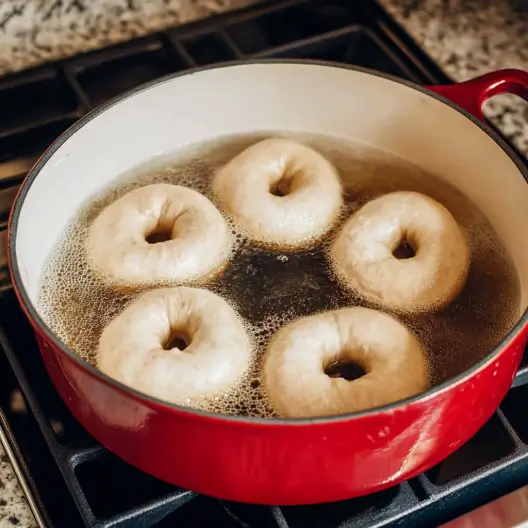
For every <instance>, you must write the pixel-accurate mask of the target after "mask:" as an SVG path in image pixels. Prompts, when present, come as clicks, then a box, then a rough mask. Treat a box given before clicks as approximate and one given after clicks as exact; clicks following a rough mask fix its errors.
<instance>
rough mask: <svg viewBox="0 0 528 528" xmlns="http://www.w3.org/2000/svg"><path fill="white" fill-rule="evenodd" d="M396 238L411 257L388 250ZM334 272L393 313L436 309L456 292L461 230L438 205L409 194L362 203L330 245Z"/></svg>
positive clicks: (461, 265) (461, 271) (464, 258)
mask: <svg viewBox="0 0 528 528" xmlns="http://www.w3.org/2000/svg"><path fill="white" fill-rule="evenodd" d="M402 241H407V242H408V243H410V245H411V246H412V247H413V249H414V251H415V255H414V256H413V257H412V258H404V259H398V258H396V257H395V256H394V255H393V251H394V250H395V249H396V248H397V247H398V245H399V244H401V243H402ZM330 256H331V262H332V264H333V266H334V269H335V271H336V273H337V275H338V276H339V277H340V278H341V279H342V280H343V282H344V284H345V285H346V286H348V287H349V288H351V289H353V290H355V291H357V292H358V293H359V294H360V295H361V296H362V297H364V298H365V299H367V300H369V301H371V302H374V303H376V304H379V305H381V306H384V307H386V308H389V309H392V310H396V311H399V312H406V313H412V312H424V311H429V310H440V309H442V308H444V307H445V306H447V305H448V304H449V303H450V302H452V301H453V300H454V299H455V298H456V297H457V295H458V294H459V293H460V291H461V290H462V288H463V287H464V284H465V282H466V279H467V275H468V271H469V266H470V253H469V248H468V245H467V242H466V239H465V236H464V234H463V233H462V230H461V228H460V226H459V225H458V223H457V221H456V220H455V219H454V218H453V216H452V215H451V213H450V212H449V211H448V210H447V209H446V208H445V207H444V206H443V205H441V204H440V203H438V202H436V201H435V200H433V199H432V198H429V197H428V196H425V195H423V194H419V193H415V192H394V193H390V194H386V195H384V196H381V197H380V198H377V199H375V200H372V201H371V202H368V203H367V204H366V205H364V206H363V207H362V208H361V209H360V210H359V211H357V212H356V213H355V214H354V215H352V217H351V218H350V219H349V220H347V222H345V224H344V225H343V227H342V229H341V230H340V232H339V233H338V235H337V237H336V240H335V242H334V243H333V246H332V248H331V254H330Z"/></svg>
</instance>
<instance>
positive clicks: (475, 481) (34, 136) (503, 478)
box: [0, 0, 528, 528]
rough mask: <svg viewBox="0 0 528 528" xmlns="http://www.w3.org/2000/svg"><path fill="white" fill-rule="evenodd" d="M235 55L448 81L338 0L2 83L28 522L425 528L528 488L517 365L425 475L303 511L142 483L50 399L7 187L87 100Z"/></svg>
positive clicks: (9, 299) (202, 26) (218, 22)
mask: <svg viewBox="0 0 528 528" xmlns="http://www.w3.org/2000/svg"><path fill="white" fill-rule="evenodd" d="M247 57H292V58H313V59H327V60H332V61H341V62H346V63H350V64H356V65H361V66H366V67H369V68H373V69H378V70H382V71H385V72H389V73H392V74H395V75H397V76H400V77H404V78H406V79H410V80H412V81H415V82H418V83H423V84H435V83H446V82H449V79H448V78H447V77H445V75H444V74H443V73H442V72H441V71H440V70H439V69H438V68H437V67H436V66H435V64H434V63H432V62H431V60H430V59H429V58H428V57H427V56H426V55H425V54H424V53H423V52H422V51H421V50H420V49H418V47H417V46H416V44H415V43H414V42H413V41H412V40H411V39H410V38H409V37H408V36H407V35H406V34H405V33H404V32H403V31H402V30H401V28H399V27H398V26H397V25H396V24H395V23H394V22H393V21H392V20H391V19H390V18H389V17H388V16H387V15H386V14H385V13H384V12H383V11H382V10H381V9H380V8H379V6H377V5H376V4H374V3H371V2H361V3H360V2H350V1H349V0H319V1H317V0H288V1H276V2H267V3H265V4H261V5H259V6H256V7H253V8H250V9H246V10H244V11H240V12H237V13H234V14H227V15H223V16H220V17H216V18H211V19H209V20H206V21H202V22H199V23H196V24H193V25H189V26H186V27H182V28H177V29H169V30H167V31H165V32H162V33H159V34H156V35H153V36H150V37H148V38H144V39H140V40H136V41H134V42H131V43H127V44H124V45H120V46H117V47H113V48H110V49H106V50H103V51H99V52H95V53H90V54H87V55H83V56H79V57H75V58H72V59H70V60H67V61H64V62H61V63H58V64H54V65H51V66H44V67H41V68H38V69H36V70H32V71H28V72H25V73H23V74H18V75H14V76H10V77H6V78H4V79H2V80H0V112H1V115H2V119H1V120H0V327H1V328H2V329H3V330H2V329H0V349H1V350H0V421H1V424H2V426H3V429H4V431H5V433H6V436H7V442H8V448H10V449H11V450H12V452H13V454H14V456H15V458H16V462H17V464H18V466H19V468H20V471H21V477H22V480H23V481H24V482H25V484H27V486H26V487H27V490H26V491H27V494H28V496H29V497H30V500H31V501H32V502H33V506H34V507H35V511H36V512H37V516H38V517H39V519H41V520H42V523H43V524H47V525H49V526H60V527H62V526H67V527H72V528H73V527H76V526H82V525H83V524H84V525H86V526H89V527H110V526H119V527H126V526H134V527H150V526H158V527H164V526H170V527H178V526H181V527H188V526H204V527H207V526H225V527H226V528H229V527H233V528H234V527H240V526H243V527H252V528H253V527H254V528H261V527H262V528H268V527H269V528H271V527H274V528H277V527H280V528H316V527H317V528H337V527H341V528H345V527H349V526H361V527H362V528H373V527H385V526H433V525H438V524H440V523H442V522H445V521H447V520H449V519H452V518H454V517H456V516H458V515H460V514H462V513H464V512H467V511H469V510H470V509H473V508H475V507H477V506H479V505H481V504H483V503H485V502H488V501H490V500H493V499H495V498H497V497H499V496H501V495H504V494H505V493H508V492H510V491H512V490H514V489H516V488H519V487H520V486H522V485H525V484H528V425H527V424H528V422H527V421H526V419H525V413H524V411H523V409H524V402H526V401H527V400H528V386H523V382H525V381H526V380H527V379H528V365H527V364H525V365H524V367H523V368H522V369H521V371H520V372H519V374H518V376H517V378H516V381H515V383H514V387H513V388H512V389H511V390H510V392H509V393H508V396H507V398H506V399H505V401H504V402H503V405H502V407H501V410H499V411H497V413H495V415H494V416H493V417H492V418H491V419H490V420H489V422H488V423H487V424H486V425H485V426H484V427H483V428H482V429H481V431H480V432H479V433H478V434H477V435H476V436H475V437H474V438H473V439H472V440H471V441H470V442H469V443H468V444H466V445H465V446H463V447H462V448H460V449H459V450H458V451H457V452H456V453H454V454H453V455H452V456H450V457H449V458H448V459H447V460H445V461H444V462H442V463H441V464H440V465H438V466H437V467H435V468H433V469H432V470H430V471H428V472H427V473H426V474H423V475H420V476H419V477H417V478H415V479H413V480H411V481H409V482H406V483H404V484H401V485H399V486H395V487H392V488H390V489H388V490H386V491H382V492H379V493H375V494H372V495H369V496H366V497H362V498H359V499H353V500H349V501H344V502H340V503H334V504H326V505H321V506H308V507H287V508H280V507H262V506H251V505H242V504H234V503H229V502H226V501H219V500H216V499H213V498H210V497H205V496H199V495H197V494H195V493H193V492H191V491H187V490H183V489H178V488H176V487H174V486H171V485H168V484H165V483H163V482H161V481H158V480H156V479H154V478H152V477H149V476H148V475H145V474H144V473H141V472H140V471H137V470H135V469H134V468H132V467H131V466H129V465H127V464H126V463H124V462H122V461H121V460H120V459H118V458H117V457H115V456H114V455H112V454H111V453H109V452H108V451H107V450H106V449H105V448H104V447H103V446H101V445H100V444H99V443H97V441H95V440H94V439H93V438H92V437H91V436H90V435H89V434H88V433H87V432H86V431H85V430H84V429H83V428H82V427H81V426H80V424H79V423H78V422H77V421H76V420H75V419H74V418H73V417H72V415H71V414H70V412H69V411H68V409H67V408H66V406H65V404H64V403H63V402H62V400H61V399H60V398H59V396H58V395H57V393H56V391H55V389H54V388H53V386H52V384H51V382H50V380H49V378H48V376H47V373H46V372H45V369H44V366H43V363H42V360H41V357H40V354H39V352H38V349H37V345H36V342H35V339H34V337H33V334H32V331H31V329H30V326H29V324H28V322H27V321H26V319H25V317H24V316H23V314H22V312H21V310H20V308H19V307H18V304H17V302H16V299H15V296H14V294H13V291H12V287H11V285H10V282H9V277H8V272H7V259H6V255H5V243H6V223H7V217H8V212H9V208H10V206H11V203H12V201H13V199H14V196H15V193H16V191H17V188H18V185H19V184H20V182H21V181H22V179H23V177H24V176H25V174H26V173H27V171H28V170H29V168H30V167H31V165H32V164H33V163H34V161H35V160H36V159H37V158H38V156H39V155H40V154H41V153H42V151H43V150H44V149H45V148H46V147H47V146H48V145H49V144H50V143H51V142H52V141H53V140H54V139H55V138H56V137H57V136H58V135H59V134H60V133H61V132H63V131H64V130H66V129H67V128H68V127H69V126H70V125H71V124H73V123H74V122H75V121H76V120H77V119H78V118H79V117H81V116H82V115H84V114H85V113H86V112H87V111H89V110H90V109H92V108H93V107H94V106H96V105H98V104H100V103H102V102H104V101H106V100H108V99H110V98H111V97H113V96H115V95H117V94H118V93H120V92H122V91H124V90H127V89H130V88H133V87H134V86H137V85H138V84H140V83H143V82H146V81H150V80H153V79H155V78H157V77H160V76H162V75H165V74H168V73H171V72H176V71H182V70H185V69H188V68H190V67H193V66H196V65H204V64H210V63H214V62H221V61H226V60H233V59H240V58H247ZM440 504H441V507H440Z"/></svg>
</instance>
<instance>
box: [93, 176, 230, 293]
mask: <svg viewBox="0 0 528 528" xmlns="http://www.w3.org/2000/svg"><path fill="white" fill-rule="evenodd" d="M154 232H165V233H167V235H168V236H169V237H170V239H169V240H166V241H164V242H158V243H149V242H148V241H147V236H148V235H150V234H152V233H154ZM230 248H231V234H230V230H229V229H228V226H227V223H226V221H225V219H224V218H223V216H222V215H221V214H220V212H219V211H218V209H216V207H215V206H214V205H213V204H212V203H211V201H210V200H208V199H207V198H206V197H205V196H203V195H201V194H200V193H198V192H196V191H194V190H192V189H189V188H187V187H181V186H179V185H170V184H165V183H160V184H154V185H147V186H145V187H141V188H139V189H135V190H133V191H131V192H129V193H127V194H125V195H124V196H122V197H121V198H119V199H118V200H116V201H115V202H113V203H112V204H110V205H109V206H107V207H106V208H105V209H103V211H102V212H101V213H100V214H99V216H98V217H97V218H96V219H95V221H94V222H93V224H92V225H91V226H90V233H89V238H88V244H87V254H88V259H89V262H90V263H91V264H92V266H94V268H95V269H96V270H97V271H98V272H100V273H101V274H102V276H103V277H104V278H106V279H108V280H110V281H117V282H122V283H124V284H126V285H127V286H132V287H134V286H139V285H149V284H157V283H164V282H165V283H166V282H176V283H185V282H189V281H195V280H205V279H207V278H208V277H209V276H210V275H211V274H213V273H214V272H215V270H218V269H219V268H221V267H222V266H223V265H224V264H225V263H226V261H227V260H228V258H229V256H230Z"/></svg>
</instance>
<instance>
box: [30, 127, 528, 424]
mask: <svg viewBox="0 0 528 528" xmlns="http://www.w3.org/2000/svg"><path fill="white" fill-rule="evenodd" d="M274 136H287V137H291V138H293V139H298V140H301V141H303V142H304V143H305V144H307V145H310V146H312V147H314V148H316V149H317V150H318V151H319V152H321V154H323V155H324V156H326V157H327V158H328V159H329V160H330V161H331V162H332V163H333V164H334V165H335V166H336V167H337V169H338V171H339V173H340V176H341V179H342V181H343V186H344V191H345V201H346V205H345V207H344V211H343V214H342V215H341V217H340V219H339V221H338V222H337V223H336V226H335V228H334V229H333V231H332V232H331V233H330V234H329V235H327V236H326V237H325V238H324V240H323V242H321V243H320V244H318V245H317V246H315V247H312V248H311V249H306V250H300V251H295V252H293V251H281V250H273V249H269V248H263V247H259V246H258V245H255V244H253V243H251V242H249V241H248V240H247V239H245V238H244V237H243V236H242V235H241V234H240V231H239V229H238V228H237V226H236V225H235V224H234V223H233V222H232V221H231V220H229V219H228V222H229V225H230V228H231V231H232V234H233V239H234V249H233V257H232V259H231V262H230V263H229V264H228V266H227V267H226V268H225V269H224V270H223V272H222V273H221V274H220V275H219V276H218V277H216V278H215V279H214V280H213V281H212V282H211V283H209V284H207V285H205V287H207V288H208V289H210V290H211V291H213V292H215V293H217V294H219V295H221V296H222V297H223V298H224V299H225V300H226V301H227V302H229V303H230V304H231V305H232V306H233V307H234V308H235V309H236V310H237V311H238V313H239V314H240V316H241V319H242V320H243V322H244V324H245V327H246V329H247V331H248V333H249V335H250V336H251V339H252V341H253V343H254V355H253V358H252V362H251V366H250V368H249V371H248V373H247V375H245V376H244V378H243V379H241V380H240V381H239V382H238V383H237V384H236V386H234V387H232V388H231V390H229V391H228V392H226V393H225V394H219V395H215V396H213V397H211V398H204V399H201V400H193V401H186V402H182V403H183V404H185V405H189V406H191V407H195V408H201V409H206V410H210V411H214V412H218V413H221V414H235V415H248V416H276V413H275V412H274V411H273V409H272V408H271V406H270V404H269V402H268V399H267V397H266V392H265V390H264V387H263V386H262V383H261V376H260V371H261V367H262V361H263V356H264V353H265V349H266V346H267V344H268V342H269V340H270V338H271V337H272V336H273V334H274V333H275V332H276V331H277V330H278V329H279V328H280V327H281V326H283V325H284V324H286V323H288V322H290V321H292V320H294V319H296V318H298V317H301V316H305V315H311V314H315V313H319V312H322V311H326V310H333V309H338V308H342V307H345V306H357V305H360V306H369V304H368V303H366V302H365V301H364V300H362V299H361V298H359V297H358V296H357V295H355V294H354V293H351V292H350V291H346V290H345V289H344V288H343V287H342V285H341V283H340V281H339V280H338V279H337V278H336V277H335V276H334V275H333V272H332V270H331V266H330V264H329V262H328V257H327V252H328V247H329V245H330V243H331V241H332V239H333V237H334V235H335V233H336V232H337V230H338V228H339V226H340V225H341V224H342V223H343V221H344V220H345V219H346V218H348V217H349V216H350V214H351V213H353V212H354V211H356V210H357V209H359V208H360V207H361V206H362V205H364V204H365V203H366V202H368V201H369V200H371V199H373V198H375V197H377V196H379V195H382V194H385V193H388V192H392V191H397V190H412V191H417V192H422V193H424V194H427V195H428V196H430V197H432V198H434V199H436V200H437V201H439V202H441V203H443V204H444V205H445V206H446V207H447V208H448V209H449V210H450V211H451V213H452V214H453V216H454V217H455V218H456V219H457V221H458V222H459V224H460V225H461V226H462V228H463V230H464V231H465V233H466V236H467V238H468V242H469V246H470V249H471V255H472V257H471V258H472V260H471V269H470V272H469V277H468V281H467V284H466V287H465V288H464V290H463V291H462V293H461V294H460V295H459V297H458V298H457V299H456V300H455V301H454V302H453V303H452V304H451V305H450V306H449V307H448V308H447V309H445V310H444V311H442V312H438V313H433V314H422V315H418V316H401V315H397V314H392V315H395V316H396V317H397V319H399V320H400V321H401V322H402V323H403V324H405V325H406V326H407V327H408V328H409V329H411V331H413V332H414V333H415V335H416V336H417V337H418V339H419V340H420V341H421V343H422V344H423V346H424V348H425V349H426V352H427V357H428V361H429V365H430V372H431V380H430V381H431V384H436V383H439V382H441V381H443V380H446V379H448V378H450V377H452V376H454V375H456V374H459V373H460V372H462V371H464V370H465V369H467V368H468V367H470V366H471V365H472V364H474V363H475V362H476V361H478V360H479V359H481V358H482V357H483V356H484V355H485V354H487V353H488V352H489V351H490V350H491V348H492V347H493V346H495V345H496V344H497V343H498V341H499V340H500V339H501V338H502V337H503V336H504V335H505V334H506V332H507V331H509V330H510V329H511V327H512V326H513V324H514V323H515V321H516V320H517V318H518V315H519V303H520V286H519V280H518V277H517V274H516V271H515V269H514V266H513V264H512V262H511V260H510V258H509V256H508V254H507V252H506V250H505V248H504V246H503V244H502V243H501V241H500V240H499V238H498V237H497V235H496V234H495V232H494V231H493V229H492V227H491V225H490V224H489V222H488V221H487V220H486V218H485V217H484V215H483V214H482V213H481V212H480V210H479V209H478V208H476V207H475V206H474V205H473V204H472V203H471V202H470V201H469V200H468V199H467V198H466V197H465V196H464V195H462V194H461V193H460V192H459V191H457V190H456V189H454V188H453V187H451V186H450V185H448V184H447V183H446V182H444V181H443V180H440V179H439V178H437V177H435V176H433V175H431V174H427V173H424V172H423V171H422V170H421V169H419V168H418V167H416V166H414V165H412V164H410V163H408V162H405V161H403V160H401V159H400V158H396V157H395V156H392V155H390V154H388V153H385V152H383V151H380V150H378V149H376V148H374V147H371V146H368V145H363V144H359V143H350V142H347V141H344V140H341V139H335V138H329V137H325V136H319V135H317V136H315V135H305V134H302V135H301V134H274ZM265 137H270V135H269V134H267V135H263V134H258V135H252V136H243V137H242V136H238V137H226V138H222V139H220V140H216V141H214V142H211V143H208V144H203V145H200V146H190V147H185V148H183V149H180V150H179V151H178V152H176V153H175V154H172V155H171V156H170V157H164V158H160V159H158V160H155V161H154V162H151V163H149V164H148V165H145V166H143V167H140V168H138V169H136V170H134V171H132V172H131V173H128V174H125V175H123V176H122V177H120V178H118V179H117V180H116V182H115V183H114V185H113V186H112V187H111V188H108V189H105V190H104V191H103V192H102V193H100V194H99V195H98V196H96V197H93V198H92V199H91V200H90V201H89V202H88V203H87V205H86V207H84V208H83V210H82V211H80V212H79V215H78V216H77V218H75V219H74V221H73V222H72V223H71V224H70V225H69V226H68V227H67V229H66V230H65V232H64V234H63V236H62V237H61V239H60V240H59V242H58V244H57V246H56V248H55V249H54V251H53V252H52V254H51V256H50V258H49V259H48V262H47V264H46V267H45V270H44V273H43V277H42V280H41V287H40V291H39V296H38V306H39V309H40V311H41V313H42V315H43V317H44V320H45V321H46V323H47V324H48V325H49V326H50V328H51V329H52V330H53V332H54V333H55V334H56V335H57V337H58V338H59V339H61V340H62V341H63V342H64V343H66V344H67V345H68V346H69V347H70V348H71V349H72V350H74V351H75V352H76V353H77V354H79V355H80V356H81V357H82V358H84V359H85V360H87V361H89V362H90V363H92V364H93V365H96V366H97V345H98V340H99V337H100V335H101V332H102V330H103V328H104V327H105V326H106V325H107V324H108V322H109V321H110V320H111V319H112V318H114V317H115V316H116V315H118V314H119V313H120V312H121V311H122V310H123V308H124V307H125V306H126V305H128V304H129V303H130V302H131V301H132V300H133V299H134V298H135V297H136V296H137V295H138V294H139V293H141V291H144V290H138V291H136V292H134V293H130V292H127V293H120V292H117V291H115V290H114V289H112V288H111V287H109V286H107V285H105V284H104V283H103V282H102V281H101V280H100V278H99V277H98V276H97V275H96V274H94V273H93V272H92V270H91V269H90V267H89V266H88V263H87V259H86V253H85V243H86V240H87V236H88V232H89V228H90V225H91V222H92V221H93V220H94V219H95V217H96V216H97V214H98V213H99V212H100V211H101V210H102V208H103V207H105V206H106V205H108V204H110V203H112V202H113V201H115V200H116V199H117V198H119V197H120V196H123V195H124V194H126V193H127V192H129V191H131V190H133V189H135V188H137V187H142V186H144V185H148V184H151V183H172V184H177V185H184V186H186V187H190V188H192V189H195V190H196V191H199V192H201V193H202V194H204V195H205V196H207V197H208V198H210V199H213V197H212V196H211V185H210V183H211V177H212V175H213V172H214V170H215V169H216V168H218V167H220V166H221V165H223V164H224V163H226V162H227V161H229V160H230V159H232V158H233V157H234V156H235V155H237V154H238V153H239V152H241V151H242V150H243V149H244V148H246V147H248V146H249V145H251V144H253V143H255V142H256V141H258V140H261V139H264V138H265ZM171 285H172V284H164V285H163V286H171Z"/></svg>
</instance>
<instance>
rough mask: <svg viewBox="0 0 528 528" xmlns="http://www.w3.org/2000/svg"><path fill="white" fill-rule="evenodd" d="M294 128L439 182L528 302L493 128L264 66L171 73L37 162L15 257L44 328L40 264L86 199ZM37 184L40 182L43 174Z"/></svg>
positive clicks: (373, 85) (20, 216)
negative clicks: (204, 153)
mask: <svg viewBox="0 0 528 528" xmlns="http://www.w3.org/2000/svg"><path fill="white" fill-rule="evenodd" d="M256 131H281V132H287V131H294V132H308V133H317V134H326V135H330V136H337V137H341V138H346V139H348V140H355V141H362V142H366V143H370V144H372V145H375V146H377V147H380V148H382V149H384V150H386V151H389V152H392V153H394V154H397V155H399V156H401V157H403V158H405V159H408V160H411V161H412V162H413V163H415V164H417V165H419V166H420V167H422V168H423V169H424V170H425V171H427V172H431V173H434V174H437V175H439V176H441V177H442V178H444V179H445V180H447V181H448V182H449V183H451V184H453V185H454V186H455V187H457V188H458V189H460V190H461V191H462V192H463V193H464V194H466V195H467V196H468V197H469V198H470V199H471V200H472V201H473V202H474V203H475V204H477V205H478V206H479V207H480V209H481V210H482V211H483V212H484V213H485V214H486V216H487V217H488V219H489V220H490V221H491V223H492V225H493V226H494V228H495V230H496V231H497V233H498V234H499V235H500V236H501V238H502V239H503V241H504V242H505V244H506V247H507V248H508V250H509V252H510V254H511V257H512V259H513V261H514V263H515V266H516V268H517V270H518V273H519V276H520V281H521V288H522V301H521V306H520V308H519V317H521V316H522V313H523V312H524V310H525V307H526V304H527V302H528V186H527V185H526V180H525V176H523V174H522V169H521V167H520V163H519V162H516V161H515V160H514V159H513V158H512V155H511V153H510V152H509V150H508V148H507V147H506V146H505V145H504V144H502V143H501V142H500V140H499V139H498V138H497V137H496V136H495V135H494V134H493V133H492V132H491V131H489V130H486V129H485V127H483V126H482V125H481V124H479V122H478V121H477V120H476V119H474V118H471V117H470V116H469V115H468V114H466V113H465V112H463V111H462V110H460V109H457V108H455V107H454V106H453V105H450V104H449V103H448V102H447V101H445V100H442V99H441V98H440V97H439V96H436V95H434V94H431V93H429V92H428V91H427V90H425V89H423V88H421V87H418V86H414V85H412V84H410V83H406V82H404V81H400V80H396V79H394V78H392V77H389V76H385V75H381V74H376V73H374V72H368V71H365V70H361V69H355V68H352V67H347V66H338V65H332V64H321V63H311V62H289V61H287V62H283V61H263V62H255V63H243V64H234V65H220V66H215V67H211V68H206V69H202V70H198V71H195V72H190V73H186V74H184V75H180V76H173V77H170V78H167V79H163V80H161V81H158V82H155V83H153V84H151V85H147V86H144V87H141V88H139V89H137V90H135V91H133V92H129V93H127V94H125V95H123V96H120V97H118V98H117V99H115V100H113V101H110V102H109V103H107V104H105V105H103V106H102V107H100V108H99V109H97V110H96V111H94V112H92V113H91V114H89V115H88V116H87V117H85V118H83V119H82V120H81V121H80V122H79V123H77V124H76V125H74V127H73V128H72V129H70V130H69V131H68V132H66V134H64V135H63V136H62V137H61V138H60V139H59V141H58V142H57V143H56V144H55V145H54V146H53V147H52V149H50V150H49V151H48V152H47V153H46V154H45V155H44V157H43V159H42V160H40V162H39V164H38V165H37V168H36V169H35V171H33V174H32V175H30V181H29V182H26V185H25V186H24V188H23V190H22V193H21V195H20V196H19V198H18V202H21V203H22V205H21V206H15V213H14V218H13V220H12V222H15V223H16V224H17V225H16V239H15V240H14V243H12V244H14V245H12V247H11V260H12V261H13V260H14V261H15V263H16V267H17V270H18V277H17V281H18V284H17V286H18V288H19V291H20V292H21V293H22V296H23V297H24V298H25V303H26V305H28V304H29V305H30V307H31V311H32V312H34V314H35V318H36V319H37V324H38V325H39V326H41V327H44V326H45V325H44V323H43V322H42V321H41V320H40V317H39V314H38V307H37V306H36V302H35V301H36V298H37V292H38V288H39V281H40V278H41V274H42V270H43V266H44V264H45V262H46V259H47V257H48V255H49V254H50V252H51V251H52V249H53V247H54V245H55V243H56V242H57V240H58V238H59V236H60V235H61V233H62V232H63V230H64V228H65V226H66V225H67V224H68V222H70V220H71V219H72V218H73V217H74V216H75V215H76V213H77V211H78V210H79V208H80V207H82V206H83V204H85V203H86V202H87V200H88V199H89V197H90V196H92V195H93V194H94V193H96V192H98V191H100V190H101V189H103V188H104V187H106V186H107V185H108V184H109V183H110V182H111V181H112V180H113V179H114V178H116V177H117V176H119V175H120V174H122V173H124V172H126V171H128V170H130V169H132V168H134V167H136V166H138V165H141V164H143V163H145V162H147V161H148V160H150V159H152V158H155V157H157V156H159V155H161V154H164V153H169V152H171V151H174V150H175V149H177V148H178V147H179V146H182V145H185V144H188V143H197V142H202V141H206V140H210V139H213V138H216V137H218V136H223V135H226V134H244V133H252V132H256ZM37 175H38V177H37Z"/></svg>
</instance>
